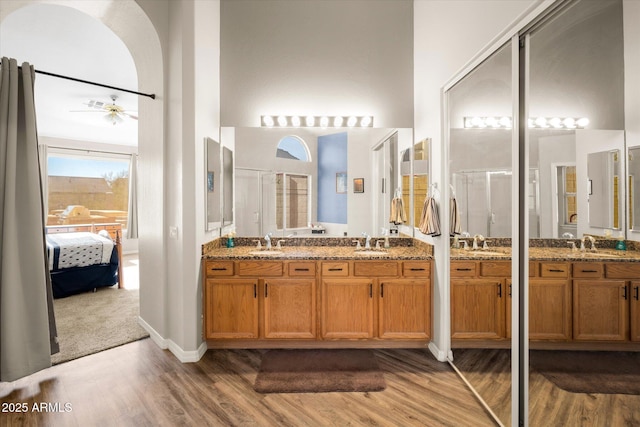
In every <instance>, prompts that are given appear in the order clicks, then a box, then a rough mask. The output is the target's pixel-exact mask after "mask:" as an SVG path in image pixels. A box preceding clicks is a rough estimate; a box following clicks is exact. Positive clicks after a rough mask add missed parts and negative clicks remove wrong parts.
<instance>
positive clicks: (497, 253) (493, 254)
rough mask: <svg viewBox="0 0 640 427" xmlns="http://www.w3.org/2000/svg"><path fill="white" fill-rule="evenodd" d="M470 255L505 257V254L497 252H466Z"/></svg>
mask: <svg viewBox="0 0 640 427" xmlns="http://www.w3.org/2000/svg"><path fill="white" fill-rule="evenodd" d="M466 253H467V254H470V255H485V256H498V255H499V256H505V255H507V254H505V253H504V252H495V251H468V252H466Z"/></svg>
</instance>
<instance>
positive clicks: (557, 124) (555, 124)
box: [549, 117, 562, 129]
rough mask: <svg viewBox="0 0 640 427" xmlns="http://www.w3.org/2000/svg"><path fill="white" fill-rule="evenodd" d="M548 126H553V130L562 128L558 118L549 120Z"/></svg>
mask: <svg viewBox="0 0 640 427" xmlns="http://www.w3.org/2000/svg"><path fill="white" fill-rule="evenodd" d="M549 124H550V125H551V126H553V127H554V128H556V129H557V128H561V127H562V120H560V119H559V118H558V117H554V118H552V119H549Z"/></svg>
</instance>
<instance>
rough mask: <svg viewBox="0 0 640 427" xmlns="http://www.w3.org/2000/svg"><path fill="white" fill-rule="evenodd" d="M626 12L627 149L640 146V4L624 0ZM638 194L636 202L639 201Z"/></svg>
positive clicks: (630, 236) (636, 236) (637, 235)
mask: <svg viewBox="0 0 640 427" xmlns="http://www.w3.org/2000/svg"><path fill="white" fill-rule="evenodd" d="M622 10H623V12H624V24H623V25H624V85H625V88H624V93H625V97H624V113H625V120H624V126H625V131H626V133H625V137H626V143H627V147H635V146H638V145H640V120H638V118H640V95H639V94H640V2H639V1H637V0H623V2H622ZM638 198H639V197H638V194H636V195H635V197H634V200H637V199H638ZM627 238H628V239H629V240H636V241H640V233H638V232H631V231H629V232H627Z"/></svg>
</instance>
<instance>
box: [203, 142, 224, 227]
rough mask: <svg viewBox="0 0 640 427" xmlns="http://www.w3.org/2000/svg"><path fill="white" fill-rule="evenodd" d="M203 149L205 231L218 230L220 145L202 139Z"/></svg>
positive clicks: (220, 212)
mask: <svg viewBox="0 0 640 427" xmlns="http://www.w3.org/2000/svg"><path fill="white" fill-rule="evenodd" d="M204 144H205V146H204V149H205V200H206V203H205V218H206V219H207V220H206V223H205V230H206V231H212V230H215V229H216V228H220V224H221V215H222V209H221V202H222V198H221V196H220V189H221V185H220V184H221V183H222V180H221V175H220V171H221V168H222V163H221V160H220V143H219V142H217V141H215V140H214V139H212V138H205V139H204Z"/></svg>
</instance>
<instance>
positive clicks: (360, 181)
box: [353, 178, 364, 193]
mask: <svg viewBox="0 0 640 427" xmlns="http://www.w3.org/2000/svg"><path fill="white" fill-rule="evenodd" d="M353 192H354V193H364V178H354V179H353Z"/></svg>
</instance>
